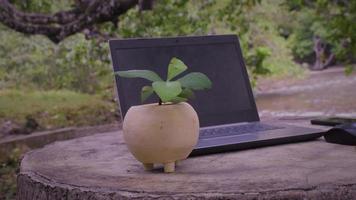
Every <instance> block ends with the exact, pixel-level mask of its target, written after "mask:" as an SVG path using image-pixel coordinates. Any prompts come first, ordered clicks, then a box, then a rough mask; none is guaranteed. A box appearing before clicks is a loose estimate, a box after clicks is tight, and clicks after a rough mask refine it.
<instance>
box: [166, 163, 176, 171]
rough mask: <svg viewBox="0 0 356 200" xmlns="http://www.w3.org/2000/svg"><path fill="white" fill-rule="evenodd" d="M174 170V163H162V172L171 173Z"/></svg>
mask: <svg viewBox="0 0 356 200" xmlns="http://www.w3.org/2000/svg"><path fill="white" fill-rule="evenodd" d="M174 170H175V162H170V163H164V172H165V173H173V172H174Z"/></svg>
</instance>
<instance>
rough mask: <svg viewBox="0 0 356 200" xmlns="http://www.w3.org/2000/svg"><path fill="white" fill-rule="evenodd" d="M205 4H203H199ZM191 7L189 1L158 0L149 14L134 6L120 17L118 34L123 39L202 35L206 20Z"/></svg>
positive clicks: (205, 27) (202, 3)
mask: <svg viewBox="0 0 356 200" xmlns="http://www.w3.org/2000/svg"><path fill="white" fill-rule="evenodd" d="M196 2H197V3H198V1H196ZM207 3H209V2H208V1H205V2H204V1H202V2H199V5H201V6H204V5H205V4H207ZM190 5H191V4H190V3H189V1H188V0H159V1H156V2H155V7H154V9H153V10H152V11H139V8H138V7H136V8H135V9H131V10H129V11H128V12H127V13H126V14H125V15H122V16H120V19H119V22H120V23H119V28H118V33H119V35H120V36H122V37H124V38H127V37H153V36H155V37H157V36H177V35H192V34H193V35H201V34H205V33H206V32H207V26H208V23H209V20H208V19H203V18H202V16H200V14H199V13H198V12H197V10H195V9H192V7H191V6H190ZM108 29H110V28H108Z"/></svg>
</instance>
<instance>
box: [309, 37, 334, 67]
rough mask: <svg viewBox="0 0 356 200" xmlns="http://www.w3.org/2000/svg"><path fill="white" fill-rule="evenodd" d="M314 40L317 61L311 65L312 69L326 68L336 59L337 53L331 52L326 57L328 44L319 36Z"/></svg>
mask: <svg viewBox="0 0 356 200" xmlns="http://www.w3.org/2000/svg"><path fill="white" fill-rule="evenodd" d="M313 42H314V48H313V49H314V52H315V62H314V65H313V66H312V67H311V69H312V70H323V69H326V68H327V67H328V66H329V65H330V64H331V62H332V61H333V60H334V57H335V55H334V54H333V53H330V54H329V56H328V58H326V56H327V55H326V54H327V53H326V44H325V43H324V42H323V41H322V40H321V38H320V37H319V36H315V37H314V38H313Z"/></svg>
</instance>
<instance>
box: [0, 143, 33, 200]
mask: <svg viewBox="0 0 356 200" xmlns="http://www.w3.org/2000/svg"><path fill="white" fill-rule="evenodd" d="M26 151H28V148H26V147H17V148H14V149H13V150H11V151H10V152H2V151H1V152H0V199H1V200H13V199H16V189H17V186H16V176H17V172H18V170H19V167H20V166H19V164H20V158H21V157H22V155H23V153H25V152H26Z"/></svg>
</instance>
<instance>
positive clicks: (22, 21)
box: [0, 0, 153, 43]
mask: <svg viewBox="0 0 356 200" xmlns="http://www.w3.org/2000/svg"><path fill="white" fill-rule="evenodd" d="M33 2H36V1H29V0H26V1H19V0H15V1H13V2H10V1H9V0H0V21H1V22H2V23H3V24H4V25H6V26H8V27H10V28H12V29H14V30H16V31H19V32H22V33H25V34H42V35H45V36H47V37H48V38H49V39H50V40H52V41H53V42H55V43H58V42H60V41H61V40H63V39H64V38H66V37H68V36H70V35H73V34H75V33H78V32H81V31H84V30H87V31H86V32H87V34H89V35H90V34H92V33H91V32H94V34H97V31H96V30H95V25H96V24H100V23H103V22H107V21H111V22H113V23H114V24H115V25H116V24H117V17H118V16H119V15H121V14H123V13H125V12H126V11H127V10H129V9H131V8H132V7H134V6H136V5H137V4H138V5H140V8H141V9H150V8H152V2H153V0H75V1H73V2H72V3H73V5H72V6H71V9H69V10H65V11H58V12H55V13H43V12H26V9H27V10H29V11H31V10H33V9H32V8H33V5H34V4H36V3H33ZM40 2H43V3H44V4H43V5H42V8H46V7H47V8H48V7H50V4H48V2H49V1H40ZM23 9H25V11H23Z"/></svg>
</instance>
